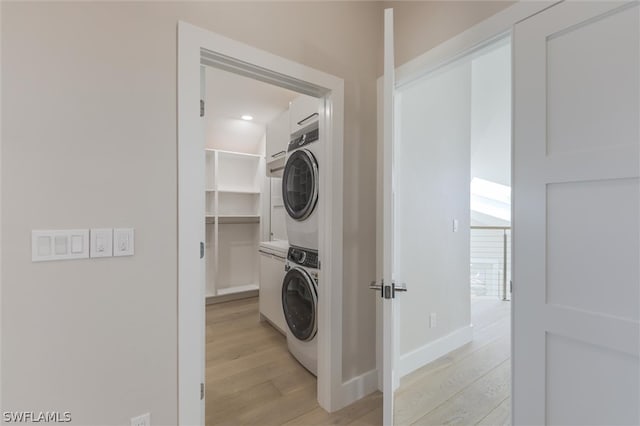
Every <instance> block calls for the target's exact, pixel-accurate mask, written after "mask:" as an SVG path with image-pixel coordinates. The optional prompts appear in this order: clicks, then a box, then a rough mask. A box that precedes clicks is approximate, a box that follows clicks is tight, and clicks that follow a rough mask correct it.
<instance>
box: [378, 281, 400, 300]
mask: <svg viewBox="0 0 640 426" xmlns="http://www.w3.org/2000/svg"><path fill="white" fill-rule="evenodd" d="M369 288H370V289H371V290H380V297H382V298H383V299H393V298H395V297H396V292H397V291H402V292H406V291H407V285H406V284H405V283H400V284H396V283H395V282H394V281H392V282H391V285H387V286H385V285H384V280H380V284H378V282H377V281H371V282H370V283H369Z"/></svg>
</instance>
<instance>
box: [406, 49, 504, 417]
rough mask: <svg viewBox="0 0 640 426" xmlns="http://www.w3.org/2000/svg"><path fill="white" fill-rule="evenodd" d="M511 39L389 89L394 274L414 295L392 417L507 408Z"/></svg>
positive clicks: (490, 413) (496, 413)
mask: <svg viewBox="0 0 640 426" xmlns="http://www.w3.org/2000/svg"><path fill="white" fill-rule="evenodd" d="M510 49H511V44H510V37H502V38H501V39H499V40H493V41H491V42H490V43H487V44H485V45H483V46H481V47H480V48H477V49H475V50H473V51H472V52H471V53H468V54H466V55H464V56H463V57H458V58H456V59H455V60H453V61H451V62H449V63H446V64H445V65H443V66H441V67H439V68H437V69H435V70H433V71H431V72H429V73H428V74H426V75H423V76H422V77H420V78H419V79H416V80H413V81H412V82H410V83H409V84H406V85H403V86H400V87H398V89H397V92H396V130H395V131H396V135H395V140H396V141H397V142H396V145H395V151H394V156H395V158H394V165H395V170H394V179H395V181H394V186H395V190H394V192H395V194H394V195H395V205H394V275H395V277H396V280H397V281H400V282H402V283H406V285H407V289H408V290H407V291H408V292H411V295H410V297H409V296H408V295H407V297H403V296H400V297H398V298H397V301H398V304H399V306H400V309H399V311H400V313H399V315H398V323H399V327H398V329H399V339H398V340H399V342H398V348H397V349H396V350H397V353H398V357H397V359H398V360H399V362H398V370H399V372H400V375H401V378H400V383H399V387H398V389H397V391H396V392H395V403H394V419H395V420H394V422H395V424H414V423H417V424H449V423H452V422H453V423H457V424H477V423H480V422H483V421H485V422H488V423H487V424H502V423H501V422H506V421H508V420H509V418H510V382H511V373H510V351H511V349H510V348H511V344H510V341H511V338H510V312H511V311H510V302H509V299H510V285H509V280H510V266H509V262H510V254H509V253H510V219H511V218H510V214H511V213H510V212H511V204H510V203H511V194H510V186H511V170H510V167H511V75H510V74H511V50H510ZM505 243H506V245H505ZM505 290H506V291H505Z"/></svg>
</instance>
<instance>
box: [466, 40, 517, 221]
mask: <svg viewBox="0 0 640 426" xmlns="http://www.w3.org/2000/svg"><path fill="white" fill-rule="evenodd" d="M474 178H479V179H482V180H485V181H489V182H492V183H494V184H500V185H503V186H505V187H509V188H510V187H511V43H510V40H509V39H504V40H501V41H499V42H496V43H495V44H493V45H491V46H489V47H487V48H486V50H485V51H483V52H481V53H480V54H479V55H478V56H477V57H475V58H474V59H473V61H472V62H471V179H472V181H473V179H474ZM476 188H477V186H476ZM492 192H493V191H484V192H482V193H481V194H474V186H473V183H472V191H471V224H472V225H481V226H509V225H510V224H511V219H510V218H511V199H510V196H509V198H508V199H507V200H505V199H497V198H495V196H497V194H492ZM498 198H500V197H498Z"/></svg>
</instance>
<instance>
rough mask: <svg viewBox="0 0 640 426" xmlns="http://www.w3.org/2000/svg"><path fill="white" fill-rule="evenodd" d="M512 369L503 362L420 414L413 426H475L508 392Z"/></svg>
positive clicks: (507, 363) (506, 362)
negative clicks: (428, 410) (434, 407)
mask: <svg viewBox="0 0 640 426" xmlns="http://www.w3.org/2000/svg"><path fill="white" fill-rule="evenodd" d="M510 381H511V369H510V364H509V361H508V360H507V361H504V362H503V363H502V364H500V365H499V366H498V367H496V368H494V369H493V370H491V371H490V372H489V373H487V374H486V375H485V376H483V377H481V378H480V379H478V380H477V381H475V382H474V383H473V384H471V385H470V386H468V387H467V388H465V389H464V390H462V391H461V392H459V393H457V394H456V395H455V396H453V397H452V398H450V399H448V400H447V401H445V402H444V403H443V404H441V405H440V406H438V407H437V408H436V409H435V410H433V411H431V412H429V413H427V414H426V415H424V416H422V417H421V418H420V419H418V420H417V421H415V422H413V423H411V424H413V425H429V426H432V425H460V426H466V425H475V424H476V423H478V422H479V421H481V420H482V419H483V418H484V417H486V415H485V413H486V412H487V410H489V411H492V410H493V408H495V407H497V406H498V405H500V404H501V403H502V401H504V400H505V399H506V398H507V397H508V396H509V392H510V389H509V388H510Z"/></svg>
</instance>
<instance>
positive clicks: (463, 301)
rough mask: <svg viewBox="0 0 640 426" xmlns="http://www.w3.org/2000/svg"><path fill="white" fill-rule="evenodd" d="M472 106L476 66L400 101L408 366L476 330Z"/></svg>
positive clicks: (399, 230) (398, 247)
mask: <svg viewBox="0 0 640 426" xmlns="http://www.w3.org/2000/svg"><path fill="white" fill-rule="evenodd" d="M470 101H471V64H470V63H469V61H464V62H463V63H458V64H456V65H455V66H453V67H451V68H449V69H447V70H446V71H443V72H440V73H438V74H437V75H435V76H432V77H427V78H424V79H421V80H420V81H419V82H417V83H415V84H412V85H411V86H410V87H408V88H406V89H403V90H402V91H401V95H400V98H399V120H398V122H397V123H396V127H397V128H398V138H399V142H398V145H397V148H396V151H395V155H396V166H395V170H396V176H397V181H396V183H395V191H396V192H395V194H396V195H395V200H396V201H395V202H396V206H395V209H394V211H395V221H396V225H395V229H396V239H395V250H394V253H395V256H396V257H395V265H397V269H396V271H395V277H396V281H400V282H404V283H406V285H407V288H408V292H407V293H406V296H405V295H403V296H400V297H399V298H398V300H399V302H400V339H399V340H400V356H401V364H402V363H403V362H404V361H403V358H402V357H403V356H404V357H406V356H407V355H408V354H410V353H411V352H413V351H421V350H425V351H427V352H428V350H427V349H426V347H427V346H428V345H429V344H430V343H433V341H434V340H436V339H438V338H441V337H444V336H446V335H448V334H450V333H452V332H454V331H457V330H459V329H462V328H464V327H468V325H469V321H470V310H469V309H470V308H469V149H470V141H469V138H470V125H471V117H470V114H471V108H470V105H471V104H470ZM454 219H456V220H458V231H457V232H453V220H454ZM431 313H435V314H436V317H437V319H436V326H435V327H434V328H429V315H430V314H431ZM403 369H404V368H403V367H402V365H401V370H403Z"/></svg>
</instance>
